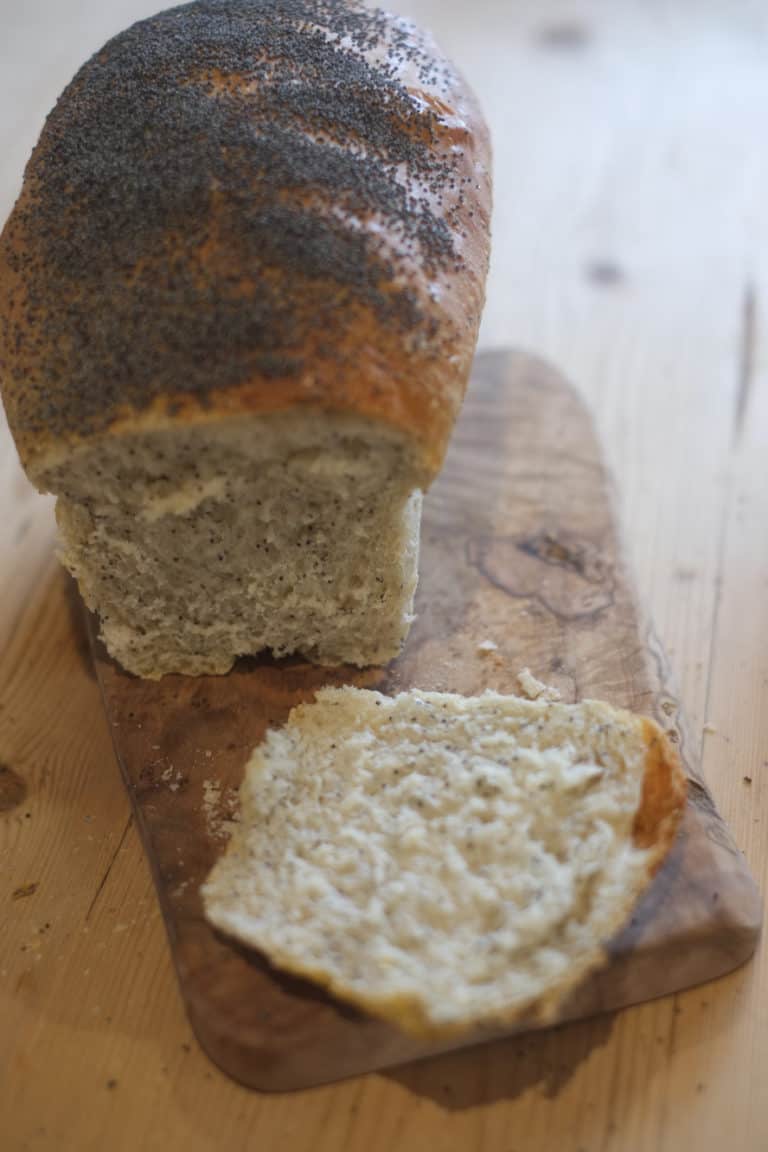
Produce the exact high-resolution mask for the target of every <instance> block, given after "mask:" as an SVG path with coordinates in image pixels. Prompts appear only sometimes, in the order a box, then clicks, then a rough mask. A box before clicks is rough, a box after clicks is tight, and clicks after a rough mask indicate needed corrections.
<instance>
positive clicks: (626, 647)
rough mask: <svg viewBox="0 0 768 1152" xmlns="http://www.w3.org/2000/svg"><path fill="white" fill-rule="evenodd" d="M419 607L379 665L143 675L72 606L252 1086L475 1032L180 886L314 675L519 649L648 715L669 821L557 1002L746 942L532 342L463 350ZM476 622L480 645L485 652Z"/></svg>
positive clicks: (654, 664)
mask: <svg viewBox="0 0 768 1152" xmlns="http://www.w3.org/2000/svg"><path fill="white" fill-rule="evenodd" d="M416 610H417V619H416V622H415V624H414V626H413V629H412V631H411V634H410V636H409V638H408V641H407V643H406V646H405V649H404V651H403V653H402V655H401V656H400V658H399V659H397V660H396V661H394V663H392V664H391V665H389V666H388V667H386V668H378V667H377V668H369V669H366V670H363V671H360V670H357V669H352V668H337V669H326V668H319V667H316V666H313V665H311V664H308V663H306V662H305V661H304V660H302V659H284V660H274V659H272V658H270V657H264V658H262V657H257V658H249V659H247V660H242V661H240V662H239V663H238V664H237V665H236V667H235V668H234V669H233V671H232V672H231V673H230V674H229V675H227V676H211V677H196V678H188V677H181V676H167V677H165V678H163V679H162V680H160V681H157V682H153V681H145V680H139V679H136V678H134V677H132V676H130V675H128V674H126V673H125V672H123V671H121V669H120V668H119V667H118V666H117V665H116V664H115V663H114V662H113V661H112V660H110V658H109V657H108V656H107V654H106V652H105V650H104V648H103V647H102V645H101V643H100V642H99V641H98V640H97V639H96V638H95V633H96V626H95V622H94V621H93V619H90V621H89V626H90V632H91V638H92V641H93V651H94V659H95V665H96V671H97V675H98V679H99V683H100V685H101V691H102V694H103V698H104V704H105V707H106V712H107V716H108V719H109V721H110V724H111V728H112V735H113V740H114V745H115V750H116V753H117V759H118V761H119V763H120V767H121V769H122V773H123V777H124V779H125V783H126V786H127V788H128V791H129V793H130V796H131V800H132V803H133V808H134V813H135V816H136V820H137V823H138V826H139V829H140V831H141V836H142V839H143V842H144V847H145V850H146V853H147V856H148V858H149V862H150V864H151V867H152V871H153V874H154V878H155V883H156V886H157V892H158V897H159V901H160V906H161V908H162V912H163V916H164V919H165V924H166V928H167V931H168V937H169V941H170V946H171V952H172V955H173V960H174V963H175V966H176V972H177V975H178V980H179V987H180V989H181V993H182V996H183V998H184V1002H185V1005H186V1009H187V1012H188V1014H189V1018H190V1020H191V1023H192V1026H193V1028H194V1030H195V1033H196V1035H197V1037H198V1039H199V1041H200V1043H201V1045H202V1046H203V1048H204V1049H205V1051H206V1052H207V1053H208V1055H209V1056H210V1057H211V1058H212V1059H213V1060H214V1061H215V1062H216V1064H218V1065H219V1067H220V1068H221V1069H222V1070H223V1071H225V1072H226V1073H228V1074H229V1075H230V1076H232V1077H234V1078H235V1079H237V1080H239V1081H240V1082H241V1083H243V1084H246V1085H248V1086H250V1087H253V1088H257V1089H260V1090H264V1091H277V1090H291V1089H298V1088H305V1087H309V1086H312V1085H316V1084H321V1083H325V1082H328V1081H333V1080H337V1079H340V1078H342V1077H346V1076H354V1075H358V1074H361V1073H365V1072H369V1071H373V1070H375V1069H381V1068H385V1067H388V1066H392V1065H395V1064H401V1063H404V1062H407V1061H411V1060H415V1059H420V1058H423V1057H425V1056H428V1055H431V1054H435V1053H437V1052H442V1051H446V1050H448V1048H449V1047H451V1048H456V1047H463V1046H466V1045H467V1044H473V1043H477V1042H479V1041H481V1040H488V1039H491V1038H493V1037H492V1035H491V1034H489V1033H485V1034H482V1035H481V1034H473V1035H470V1036H467V1037H464V1038H463V1039H461V1040H453V1041H452V1043H450V1044H443V1045H430V1046H427V1045H424V1044H420V1043H418V1042H417V1041H415V1040H414V1039H412V1038H409V1037H407V1036H404V1035H402V1034H400V1033H399V1032H398V1031H397V1030H395V1029H394V1028H392V1027H390V1026H389V1025H387V1024H385V1023H383V1022H381V1021H379V1020H375V1019H373V1018H369V1017H367V1016H365V1015H363V1014H361V1013H360V1012H358V1011H356V1010H354V1009H352V1008H350V1007H348V1006H346V1005H344V1004H342V1003H340V1002H338V1001H335V1000H333V999H331V998H329V997H328V996H327V995H326V994H324V993H323V992H321V991H320V990H319V989H317V988H315V987H314V986H313V985H311V984H309V983H306V982H304V981H301V980H297V979H294V978H291V977H287V976H284V975H282V974H280V973H279V972H277V971H275V970H274V969H272V968H271V967H270V966H269V964H268V963H266V961H265V960H264V959H263V958H262V957H261V956H259V955H258V953H255V952H252V951H249V950H247V949H245V948H242V947H239V946H238V945H237V944H235V943H233V942H231V941H230V940H228V939H226V938H225V937H224V936H222V935H219V934H218V933H217V932H215V931H214V930H213V929H212V928H211V927H210V926H209V925H208V923H207V922H206V920H205V919H204V917H203V912H202V906H201V900H200V894H199V887H200V884H201V882H202V881H203V880H204V878H205V877H206V875H207V873H208V871H209V869H210V868H211V866H212V865H213V863H214V861H215V860H216V858H217V857H218V856H219V854H220V853H221V852H223V850H224V848H225V844H226V838H227V828H228V815H230V814H231V812H230V806H231V804H232V803H233V802H234V800H235V798H236V791H235V790H236V789H237V787H238V785H239V783H240V781H241V778H242V774H243V769H244V766H245V763H246V760H247V759H248V756H249V753H250V752H251V750H252V748H253V747H254V745H256V744H257V743H258V742H259V741H260V740H261V739H262V738H263V735H264V733H265V731H266V729H267V728H268V727H270V726H275V725H280V724H283V723H284V722H285V720H286V718H287V716H288V713H289V711H290V709H291V708H292V707H293V706H294V705H296V704H298V703H300V702H301V701H306V700H310V699H312V697H313V694H314V693H315V692H316V691H317V689H318V688H320V687H321V686H322V685H325V684H335V685H338V684H355V685H358V686H360V687H368V688H377V689H379V690H381V691H383V692H387V693H395V692H398V691H400V690H402V689H406V688H411V687H418V688H422V689H433V690H440V691H452V692H460V693H463V694H465V695H474V694H477V693H479V692H482V691H484V690H485V689H488V688H491V689H495V690H497V691H500V692H518V691H519V688H518V684H517V673H518V672H519V671H520V670H521V669H522V668H524V667H528V668H530V670H531V671H532V673H533V674H534V675H535V676H536V677H538V678H539V679H541V680H544V681H546V682H547V683H548V684H551V685H554V686H555V687H557V688H558V689H559V690H560V692H561V694H562V697H563V699H564V700H567V701H573V700H578V699H582V698H586V697H593V698H598V699H602V700H607V701H610V702H611V703H613V704H616V705H621V706H623V707H625V708H630V709H632V710H634V711H637V712H641V713H645V714H647V715H651V716H654V717H655V718H656V719H657V720H658V721H659V722H660V723H661V724H662V726H663V727H664V728H665V729H666V730H667V731H668V732H669V733H670V736H671V738H672V739H673V740H674V741H675V742H676V743H677V745H678V747H679V749H680V752H681V754H682V757H683V760H684V762H685V766H686V770H687V774H688V779H689V800H688V804H687V808H686V812H685V816H684V820H683V824H682V828H681V832H680V834H679V837H678V840H677V842H676V844H675V847H674V848H673V850H672V852H671V854H670V856H669V858H668V860H667V862H666V863H665V865H664V867H663V868H662V870H661V871H660V873H659V874H658V876H657V877H656V879H655V880H654V882H653V884H652V886H651V888H650V889H649V891H648V892H647V893H646V895H645V896H644V897H643V899H642V900H641V902H640V904H639V905H638V907H637V908H636V910H635V913H634V915H633V917H632V919H631V921H630V922H629V923H628V924H627V925H626V927H625V929H624V930H623V931H622V932H621V933H620V934H619V935H618V936H617V937H616V938H615V939H614V940H613V941H612V942H611V943H610V948H609V952H610V960H609V963H608V965H607V966H606V967H605V968H604V969H603V970H602V971H601V972H599V973H597V974H596V975H593V976H592V977H591V978H589V979H588V980H587V981H586V982H584V983H583V984H582V985H581V987H580V988H578V989H577V990H576V992H575V993H574V994H573V995H572V996H571V998H570V999H569V1001H568V1003H567V1004H566V1005H565V1007H564V1009H563V1011H562V1012H561V1014H560V1016H559V1018H558V1020H559V1021H560V1022H562V1021H564V1020H572V1019H576V1018H580V1017H586V1016H590V1015H594V1014H596V1013H601V1012H606V1011H612V1010H614V1009H618V1008H623V1007H625V1006H627V1005H630V1004H635V1003H638V1002H640V1001H643V1000H649V999H652V998H653V997H656V996H663V995H666V994H668V993H671V992H674V991H676V990H678V989H682V988H685V987H687V986H689V985H693V984H698V983H701V982H703V981H705V980H710V979H713V978H714V977H717V976H720V975H722V974H724V973H726V972H728V971H730V970H731V969H733V968H735V967H736V966H738V965H739V964H741V963H742V962H743V961H745V960H746V959H747V958H748V957H749V956H750V955H751V953H752V952H753V950H754V948H755V944H756V941H757V938H758V935H759V932H760V923H761V915H762V911H761V901H760V897H759V894H758V891H757V888H756V886H755V884H754V881H753V880H752V878H751V876H750V875H749V872H748V871H747V868H746V864H745V862H744V858H743V856H742V854H741V853H740V852H739V851H738V849H737V848H736V846H735V844H734V842H733V840H732V838H731V835H730V833H729V831H728V829H727V828H726V826H725V824H724V822H723V820H722V819H721V817H720V816H719V814H718V812H717V810H716V808H715V806H714V803H713V801H712V798H711V796H710V794H709V792H708V790H707V788H706V785H705V784H704V782H703V780H702V778H701V776H700V775H699V772H698V768H697V765H696V764H695V763H694V759H693V750H692V748H691V746H690V744H689V742H688V741H687V739H686V733H685V726H684V723H683V720H682V717H681V715H680V711H679V708H678V703H677V700H676V699H675V695H674V691H673V690H672V689H671V688H670V680H669V674H668V668H667V663H666V660H665V657H664V653H663V651H662V649H661V647H660V645H659V643H658V642H657V640H656V638H655V636H654V634H653V632H652V630H651V629H650V628H649V627H648V625H647V624H646V623H645V622H644V621H643V619H642V616H641V614H640V613H639V611H638V607H637V603H636V599H635V596H634V592H633V588H632V583H631V580H630V579H629V577H628V574H627V570H626V567H625V565H624V562H623V560H622V553H621V546H620V540H619V534H618V532H617V527H616V521H615V518H614V511H613V506H612V496H611V491H610V483H609V481H608V478H607V475H606V471H605V468H604V466H603V463H602V461H601V456H600V451H599V448H598V444H597V441H596V438H595V433H594V430H593V428H592V423H591V420H590V416H589V414H588V412H587V411H586V409H585V407H584V406H583V404H582V403H581V401H580V400H579V398H578V396H577V394H576V393H575V392H574V391H573V390H572V389H571V387H570V386H569V385H568V384H567V383H565V382H564V380H563V379H562V378H561V377H560V376H559V375H558V374H557V373H556V372H555V371H554V370H553V369H552V368H550V367H548V366H546V365H545V364H544V363H542V362H541V361H539V360H537V359H535V358H533V357H530V356H528V355H525V354H523V353H516V352H493V353H486V354H483V355H480V356H479V357H478V358H477V361H476V363H475V367H474V371H473V378H472V382H471V386H470V389H469V392H468V395H467V400H466V403H465V406H464V409H463V412H462V415H461V417H460V419H459V422H458V425H457V428H456V432H455V434H454V437H453V440H452V442H451V447H450V450H449V453H448V458H447V461H446V464H445V468H444V470H443V472H442V473H441V475H440V477H439V478H438V480H437V481H436V482H435V484H434V485H433V487H432V489H431V491H430V492H429V494H428V496H427V498H426V500H425V504H424V518H423V526H422V550H421V562H420V581H419V589H418V594H417V603H416ZM489 640H490V641H492V642H493V644H495V645H496V648H495V649H491V650H490V651H487V650H486V651H484V650H483V649H482V648H481V645H483V642H484V641H489ZM485 647H486V649H487V648H488V646H487V645H486V646H485ZM518 1030H519V1029H518Z"/></svg>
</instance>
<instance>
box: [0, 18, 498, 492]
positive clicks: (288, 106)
mask: <svg viewBox="0 0 768 1152" xmlns="http://www.w3.org/2000/svg"><path fill="white" fill-rule="evenodd" d="M342 39H343V46H342V44H341V43H339V41H341V40H342ZM490 198H491V192H490V145H489V139H488V133H487V129H486V127H485V124H484V122H483V119H482V116H481V114H480V112H479V110H478V108H477V105H476V102H475V100H474V98H473V96H472V94H471V92H470V91H469V90H468V88H467V86H466V84H465V83H464V82H463V80H462V79H461V77H460V76H459V75H458V74H457V73H456V71H455V69H453V67H452V66H451V65H450V64H449V63H448V62H447V61H446V60H445V59H444V58H443V57H442V56H441V54H440V53H439V51H438V50H437V49H436V47H435V46H434V44H433V42H432V41H431V39H430V38H429V37H428V36H426V35H425V34H423V33H421V32H419V31H418V30H417V29H415V28H414V27H413V26H412V25H410V24H408V23H407V22H405V21H402V20H399V19H397V18H395V17H392V16H389V15H386V14H384V13H381V12H378V11H373V12H370V11H368V10H367V9H365V8H364V7H363V6H362V4H360V3H358V2H357V0H348V2H345V0H269V3H266V0H265V2H259V0H247V2H246V0H224V2H222V0H218V2H217V3H211V2H210V0H197V2H196V3H193V4H188V5H185V6H184V7H182V8H178V9H173V10H170V11H168V12H165V13H161V14H159V15H158V16H156V17H152V18H151V19H150V20H147V21H143V22H141V23H140V24H137V25H135V26H134V27H132V28H130V29H128V30H127V31H126V32H124V33H122V34H121V35H120V36H118V37H116V38H115V39H114V40H112V41H110V42H109V43H108V44H107V45H106V46H105V48H104V49H102V51H101V52H99V53H98V54H97V55H96V56H94V57H93V59H92V60H90V61H89V62H88V63H87V64H86V65H85V66H84V67H83V68H82V69H81V71H80V72H79V73H78V75H77V76H76V77H75V79H74V81H73V82H72V84H71V85H70V86H69V88H68V89H67V90H66V91H65V93H64V94H63V96H62V97H61V99H60V101H59V103H58V104H57V106H56V108H55V109H54V111H53V113H52V114H51V116H50V117H49V119H48V122H47V124H46V127H45V129H44V131H43V133H42V136H41V138H40V141H39V143H38V145H37V147H36V149H35V152H34V154H33V156H32V159H31V161H30V163H29V165H28V168H27V172H26V175H25V182H24V187H23V190H22V194H21V196H20V198H19V201H18V202H17V204H16V207H15V208H14V211H13V213H12V214H11V217H10V218H9V220H8V223H7V225H6V227H5V230H4V232H3V235H2V239H1V240H0V384H2V389H3V398H4V401H5V405H6V409H7V412H8V417H9V422H10V424H11V428H12V431H13V433H14V436H15V439H16V442H17V445H18V448H19V452H20V455H21V457H22V461H23V462H24V464H25V466H26V467H27V469H28V471H29V472H30V474H31V475H32V477H33V478H35V479H37V480H38V481H39V482H42V483H44V482H45V471H46V469H47V468H49V467H51V466H52V465H53V464H54V463H58V462H60V461H61V459H62V458H65V457H66V455H67V453H68V452H69V451H70V450H71V448H72V447H73V446H74V445H76V444H77V443H78V442H82V441H83V440H87V439H88V438H90V437H93V436H98V435H101V434H103V433H104V432H106V431H109V432H110V434H119V433H123V432H127V431H131V430H133V429H134V428H136V427H137V426H141V427H144V428H145V427H147V426H157V425H158V424H161V423H167V422H188V421H189V422H207V421H211V420H218V419H220V418H222V417H227V416H231V415H232V414H233V413H234V414H238V413H265V412H271V411H276V410H284V409H288V408H293V407H295V406H297V405H299V406H312V407H319V408H324V409H332V410H338V411H347V412H353V413H355V414H359V415H363V416H366V417H371V418H374V419H376V420H381V421H384V422H386V423H388V424H390V425H392V426H393V427H395V428H397V429H399V430H402V431H403V433H404V434H405V435H406V436H407V437H408V438H409V439H411V440H412V441H413V443H414V446H415V447H416V449H417V457H418V459H419V460H420V462H421V465H422V468H423V471H424V477H425V480H428V479H429V478H430V476H431V475H433V474H434V472H435V471H436V470H437V469H438V468H439V466H440V464H441V462H442V457H443V454H444V451H445V447H446V444H447V440H448V437H449V435H450V431H451V428H452V426H453V422H454V419H455V416H456V413H457V411H458V408H459V406H460V404H461V400H462V397H463V393H464V389H465V387H466V381H467V378H468V374H469V368H470V364H471V359H472V355H473V351H474V345H475V341H476V336H477V328H478V324H479V318H480V312H481V309H482V303H483V297H484V285H485V276H486V271H487V263H488V248H489V216H490Z"/></svg>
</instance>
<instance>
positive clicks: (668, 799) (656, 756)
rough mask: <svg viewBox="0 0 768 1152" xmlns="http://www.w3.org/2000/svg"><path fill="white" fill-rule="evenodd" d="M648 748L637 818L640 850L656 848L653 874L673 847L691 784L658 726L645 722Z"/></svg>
mask: <svg viewBox="0 0 768 1152" xmlns="http://www.w3.org/2000/svg"><path fill="white" fill-rule="evenodd" d="M642 725H643V736H644V738H645V741H646V743H647V745H648V753H647V756H646V760H645V775H644V777H643V792H642V796H641V799H640V807H639V808H638V810H637V814H636V815H635V821H634V827H633V837H634V842H635V845H636V847H638V848H643V849H650V848H653V850H654V851H653V859H652V861H651V873H650V874H651V875H653V874H654V873H655V872H656V871H658V869H659V867H660V866H661V864H662V862H663V860H664V857H665V856H666V855H667V852H668V851H669V849H670V848H671V847H672V843H673V841H674V839H675V836H676V834H677V830H678V827H679V825H680V821H681V819H682V816H683V810H684V808H685V799H686V794H687V785H686V780H685V773H684V772H683V767H682V764H681V763H680V757H679V756H678V754H677V752H676V751H675V748H674V747H673V745H672V743H671V741H670V740H669V738H668V737H667V736H666V735H665V734H664V733H663V732H662V730H661V728H659V726H658V724H656V723H655V722H654V721H653V720H649V719H648V718H647V717H643V719H642Z"/></svg>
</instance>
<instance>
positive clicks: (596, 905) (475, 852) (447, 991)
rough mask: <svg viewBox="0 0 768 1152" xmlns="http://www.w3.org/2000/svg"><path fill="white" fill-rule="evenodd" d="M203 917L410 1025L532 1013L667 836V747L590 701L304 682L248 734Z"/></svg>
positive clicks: (647, 870)
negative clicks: (280, 717) (251, 743)
mask: <svg viewBox="0 0 768 1152" xmlns="http://www.w3.org/2000/svg"><path fill="white" fill-rule="evenodd" d="M241 795H242V808H241V817H240V823H239V825H238V827H237V829H236V831H235V834H234V836H233V838H232V840H231V842H230V844H229V846H228V848H227V851H226V853H225V855H224V856H223V857H222V859H221V860H220V861H219V862H218V863H217V865H216V866H215V868H214V869H213V871H212V873H211V875H210V877H209V879H208V881H207V883H206V884H205V885H204V888H203V899H204V903H205V908H206V913H207V916H208V918H209V920H210V921H211V922H212V923H213V924H214V925H215V926H216V927H217V928H219V929H221V930H222V931H224V932H226V933H228V934H230V935H232V936H234V937H235V938H237V939H238V940H240V941H241V942H243V943H245V944H248V945H251V946H253V947H255V948H257V949H259V950H260V951H261V952H263V953H264V954H265V955H266V956H267V958H268V959H269V960H270V961H271V962H272V963H273V964H275V965H276V966H278V967H279V968H281V969H284V970H285V971H288V972H291V973H294V974H297V975H300V976H304V977H307V978H309V979H311V980H314V981H316V982H317V983H318V984H321V985H323V986H324V987H326V988H327V989H329V990H330V991H331V992H332V993H333V994H334V995H336V996H338V997H340V998H342V999H344V1000H347V1001H350V1002H352V1003H354V1004H356V1005H358V1006H360V1007H362V1008H363V1009H365V1010H367V1011H369V1012H371V1013H374V1014H377V1015H380V1016H382V1017H384V1018H386V1019H389V1020H391V1021H392V1022H394V1023H396V1024H397V1025H399V1026H400V1027H401V1028H403V1029H405V1030H406V1031H410V1032H412V1033H415V1034H418V1035H441V1034H446V1033H459V1032H462V1031H465V1030H468V1029H472V1028H478V1027H481V1026H489V1027H494V1026H502V1025H504V1026H506V1025H511V1024H514V1023H515V1022H516V1021H522V1020H524V1019H525V1020H530V1019H535V1018H543V1019H546V1018H551V1017H552V1015H553V1014H554V1012H555V1011H556V1009H557V1007H558V1006H559V1005H560V1004H561V1002H562V1000H563V998H564V997H565V995H566V994H567V993H568V991H569V990H570V989H571V988H572V987H573V986H574V985H575V984H576V983H578V982H579V981H580V980H581V979H582V978H583V977H584V976H585V975H586V974H587V973H588V972H589V971H590V970H592V969H593V968H595V967H596V966H597V965H599V964H600V962H601V961H602V960H603V958H604V955H605V948H604V946H605V943H606V942H607V941H608V940H609V939H610V937H611V936H612V935H613V934H614V933H615V932H616V931H617V930H618V929H619V928H620V927H621V926H622V925H623V924H624V922H625V920H626V919H627V917H628V915H629V913H630V911H631V909H632V908H633V906H634V904H635V902H636V900H637V898H638V896H639V895H640V893H641V892H642V891H643V889H644V888H645V887H646V885H647V884H648V882H649V880H650V878H651V877H652V876H653V874H654V872H655V871H656V870H657V868H658V867H659V865H660V863H661V861H662V860H663V858H664V856H665V854H666V852H667V851H668V849H669V847H670V845H671V844H672V841H673V839H674V836H675V832H676V829H677V826H678V823H679V820H680V816H681V813H682V809H683V805H684V799H685V781H684V776H683V772H682V770H681V767H680V764H679V762H678V759H677V756H676V754H675V752H674V750H673V749H672V747H671V745H670V744H669V743H668V741H667V740H666V738H665V736H664V735H663V733H662V732H661V730H660V729H659V728H658V727H657V726H656V725H655V724H654V723H653V722H652V721H650V720H647V719H644V718H642V717H638V716H634V715H631V714H630V713H628V712H623V711H619V710H616V709H614V708H611V707H609V706H608V705H606V704H602V703H599V702H596V701H584V702H583V703H581V704H576V705H568V704H559V703H552V702H548V701H541V700H535V701H531V700H523V699H519V698H517V697H514V696H501V695H498V694H497V693H493V692H487V693H485V694H484V695H482V696H478V697H473V698H465V697H462V696H456V695H449V694H442V693H433V692H418V691H412V692H407V693H402V694H401V695H398V696H395V697H394V698H390V697H387V696H383V695H381V694H380V693H378V692H369V691H361V690H358V689H354V688H343V689H324V690H323V691H321V692H320V693H318V696H317V699H316V701H315V702H314V703H312V704H305V705H301V706H299V707H297V708H295V709H294V710H293V711H292V713H291V715H290V718H289V720H288V723H287V724H286V726H285V727H284V728H282V729H280V730H273V731H270V732H269V733H268V734H267V737H266V739H265V741H264V743H263V744H261V745H260V746H259V747H258V748H257V749H256V750H255V752H254V753H253V757H252V759H251V761H250V763H249V765H248V769H247V773H246V778H245V782H244V784H243V787H242V790H241Z"/></svg>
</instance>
